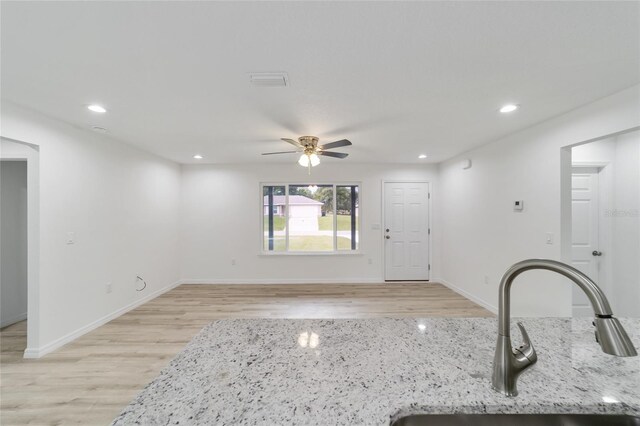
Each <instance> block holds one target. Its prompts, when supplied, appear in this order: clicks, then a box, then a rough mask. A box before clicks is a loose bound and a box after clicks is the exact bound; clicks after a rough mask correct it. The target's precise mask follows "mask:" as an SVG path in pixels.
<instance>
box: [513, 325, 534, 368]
mask: <svg viewBox="0 0 640 426" xmlns="http://www.w3.org/2000/svg"><path fill="white" fill-rule="evenodd" d="M517 325H518V328H519V329H520V334H522V340H523V343H522V345H521V346H518V347H517V348H515V351H517V352H520V353H521V354H522V355H524V356H525V357H526V358H527V359H528V360H529V362H530V363H531V364H535V362H536V361H537V360H538V354H536V349H535V348H534V347H533V343H531V339H530V338H529V333H527V330H525V328H524V326H523V325H522V323H521V322H518V324H517Z"/></svg>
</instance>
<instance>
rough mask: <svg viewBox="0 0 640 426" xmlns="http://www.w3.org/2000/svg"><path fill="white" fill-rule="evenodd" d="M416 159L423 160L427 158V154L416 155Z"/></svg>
mask: <svg viewBox="0 0 640 426" xmlns="http://www.w3.org/2000/svg"><path fill="white" fill-rule="evenodd" d="M418 158H419V159H421V160H424V159H425V158H427V154H420V155H418Z"/></svg>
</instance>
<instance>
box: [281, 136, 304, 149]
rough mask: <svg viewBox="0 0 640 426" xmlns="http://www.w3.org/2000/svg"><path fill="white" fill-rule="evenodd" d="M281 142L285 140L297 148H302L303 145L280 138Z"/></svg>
mask: <svg viewBox="0 0 640 426" xmlns="http://www.w3.org/2000/svg"><path fill="white" fill-rule="evenodd" d="M280 140H283V141H285V142H288V143H290V144H291V145H295V146H297V147H298V148H302V145H301V144H300V142H298V141H294V140H293V139H288V138H280Z"/></svg>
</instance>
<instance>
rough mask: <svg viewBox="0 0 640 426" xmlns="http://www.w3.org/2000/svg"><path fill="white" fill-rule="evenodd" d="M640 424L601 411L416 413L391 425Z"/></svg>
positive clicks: (610, 425) (525, 425)
mask: <svg viewBox="0 0 640 426" xmlns="http://www.w3.org/2000/svg"><path fill="white" fill-rule="evenodd" d="M485 425H486V426H513V425H518V426H640V417H637V416H624V415H602V414H417V415H413V416H406V417H402V418H400V419H398V420H396V421H395V422H393V423H391V426H485Z"/></svg>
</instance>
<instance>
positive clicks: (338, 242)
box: [261, 183, 360, 253]
mask: <svg viewBox="0 0 640 426" xmlns="http://www.w3.org/2000/svg"><path fill="white" fill-rule="evenodd" d="M261 189H262V206H263V208H262V215H263V221H262V223H263V227H262V248H263V251H264V252H265V253H339V252H342V253H345V252H354V251H357V250H358V248H359V228H360V224H359V222H360V220H359V219H360V216H359V213H360V212H359V201H360V200H359V192H360V185H359V184H354V183H347V184H334V183H331V184H313V185H309V184H262V185H261ZM270 212H271V214H270Z"/></svg>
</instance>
